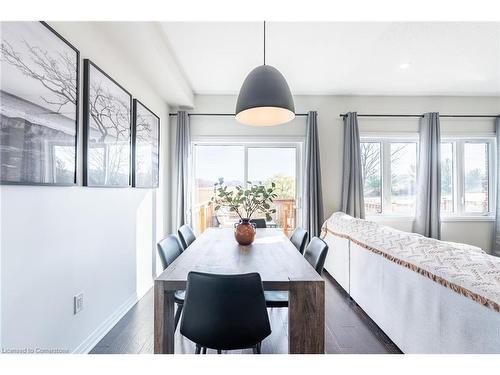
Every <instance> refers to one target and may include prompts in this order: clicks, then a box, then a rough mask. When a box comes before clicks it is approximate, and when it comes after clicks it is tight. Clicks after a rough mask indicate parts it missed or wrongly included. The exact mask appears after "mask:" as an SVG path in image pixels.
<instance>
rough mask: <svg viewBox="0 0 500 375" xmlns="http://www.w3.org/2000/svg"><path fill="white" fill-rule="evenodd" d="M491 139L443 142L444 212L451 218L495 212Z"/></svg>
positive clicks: (442, 195) (442, 201)
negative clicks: (491, 191) (492, 207)
mask: <svg viewBox="0 0 500 375" xmlns="http://www.w3.org/2000/svg"><path fill="white" fill-rule="evenodd" d="M493 147H494V142H493V140H491V139H478V140H470V139H446V140H444V141H443V142H442V143H441V212H442V213H443V214H446V215H448V216H453V215H455V216H461V215H465V216H470V215H472V216H474V215H476V216H477V215H481V216H484V215H488V214H490V213H491V212H492V209H491V194H490V186H493V185H492V180H493V178H494V175H493V170H494V169H493V167H492V163H493V161H494V158H493Z"/></svg>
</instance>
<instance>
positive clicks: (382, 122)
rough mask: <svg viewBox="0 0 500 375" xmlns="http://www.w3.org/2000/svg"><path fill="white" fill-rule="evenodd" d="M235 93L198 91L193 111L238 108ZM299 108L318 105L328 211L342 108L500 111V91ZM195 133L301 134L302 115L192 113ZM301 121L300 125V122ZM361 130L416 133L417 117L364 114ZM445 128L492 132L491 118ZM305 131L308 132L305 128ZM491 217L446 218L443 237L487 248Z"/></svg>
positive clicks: (335, 191) (337, 186) (337, 184)
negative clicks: (269, 118) (274, 123)
mask: <svg viewBox="0 0 500 375" xmlns="http://www.w3.org/2000/svg"><path fill="white" fill-rule="evenodd" d="M235 103H236V96H231V95H227V96H221V95H219V96H217V95H200V96H196V97H195V105H194V109H193V112H209V113H210V112H212V113H217V112H229V113H232V112H234V108H235ZM295 109H296V112H297V113H303V112H307V111H309V110H315V111H317V112H318V126H319V133H320V152H321V172H322V181H323V200H324V208H325V215H330V214H331V213H333V212H335V211H337V210H339V209H340V205H341V203H340V201H341V180H342V156H343V144H342V143H343V130H342V119H341V118H340V117H339V114H340V113H345V112H347V111H357V112H359V113H370V114H376V113H384V114H385V113H388V114H391V113H395V114H405V113H406V114H420V113H424V112H429V111H438V112H440V113H442V114H446V113H449V114H459V113H463V114H474V113H478V114H479V113H481V114H483V113H488V114H489V113H492V114H497V113H499V112H500V98H499V97H391V96H296V97H295ZM193 119H195V120H193V133H194V134H195V135H210V134H213V135H236V134H239V133H240V132H242V133H241V134H245V136H251V135H253V134H269V135H282V136H284V137H286V136H291V135H297V134H300V132H304V131H305V127H303V119H301V118H297V119H296V120H295V124H293V125H291V126H290V125H286V124H285V125H281V126H278V127H274V128H264V129H263V128H252V127H247V126H244V125H240V124H237V123H236V121H235V120H234V119H231V118H214V117H210V118H209V117H203V118H195V117H193ZM300 124H302V125H300ZM359 124H360V131H361V132H381V131H385V132H397V133H416V132H417V131H418V119H415V118H392V119H388V118H360V119H359ZM441 124H442V134H443V135H447V134H463V133H470V132H472V133H476V134H481V135H485V134H486V135H487V134H489V135H494V134H495V133H494V126H493V120H491V119H477V118H476V119H473V118H470V119H446V118H443V119H441ZM302 134H304V133H302ZM386 223H387V224H388V225H391V226H394V227H396V228H398V229H401V230H407V231H410V230H411V227H412V222H411V221H409V220H407V221H397V222H394V221H386ZM492 228H493V222H491V221H489V222H488V221H484V222H443V224H442V237H443V239H444V240H449V241H457V242H464V243H470V244H472V245H476V246H480V247H481V248H483V249H485V250H490V248H491V238H492Z"/></svg>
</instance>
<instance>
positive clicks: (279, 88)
mask: <svg viewBox="0 0 500 375" xmlns="http://www.w3.org/2000/svg"><path fill="white" fill-rule="evenodd" d="M265 41H266V23H265V22H264V65H261V66H258V67H257V68H255V69H253V70H252V71H251V72H250V73H249V74H248V76H247V78H246V79H245V81H244V82H243V85H242V86H241V89H240V94H239V95H238V101H237V102H236V120H237V121H238V122H241V123H242V124H245V125H254V126H274V125H280V124H284V123H286V122H289V121H291V120H293V119H294V118H295V105H294V104H293V97H292V93H291V92H290V87H288V83H287V82H286V79H285V77H283V74H281V73H280V72H279V70H278V69H276V68H275V67H273V66H270V65H266V44H265Z"/></svg>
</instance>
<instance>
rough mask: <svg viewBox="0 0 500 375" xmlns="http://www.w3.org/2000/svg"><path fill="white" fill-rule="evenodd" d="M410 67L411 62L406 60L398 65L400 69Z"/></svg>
mask: <svg viewBox="0 0 500 375" xmlns="http://www.w3.org/2000/svg"><path fill="white" fill-rule="evenodd" d="M410 67H411V63H409V62H406V63H403V64H401V65H400V66H399V69H401V70H406V69H410Z"/></svg>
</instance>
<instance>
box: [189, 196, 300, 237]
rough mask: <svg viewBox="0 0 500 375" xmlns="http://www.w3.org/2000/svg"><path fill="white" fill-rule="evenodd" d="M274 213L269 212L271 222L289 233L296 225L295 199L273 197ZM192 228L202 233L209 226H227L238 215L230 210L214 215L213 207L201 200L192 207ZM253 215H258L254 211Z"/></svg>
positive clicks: (236, 218) (234, 220)
mask: <svg viewBox="0 0 500 375" xmlns="http://www.w3.org/2000/svg"><path fill="white" fill-rule="evenodd" d="M273 203H274V206H275V208H276V213H274V214H271V217H272V219H273V220H272V222H273V224H275V225H276V226H277V227H278V228H282V229H283V231H284V232H285V233H291V232H292V231H293V230H294V229H295V227H296V225H297V218H296V214H297V210H296V207H295V199H275V200H274V202H273ZM192 211H193V229H194V231H195V233H196V234H201V233H203V232H204V231H205V230H206V229H207V228H210V227H219V226H220V227H229V226H232V225H234V223H236V222H237V221H238V219H239V218H238V216H237V215H236V214H235V213H232V212H226V213H223V214H222V213H219V214H217V215H215V212H214V208H213V206H212V205H210V204H209V201H205V202H202V203H200V204H197V205H195V206H194V207H193V210H192ZM255 217H259V214H258V213H256V215H255Z"/></svg>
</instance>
